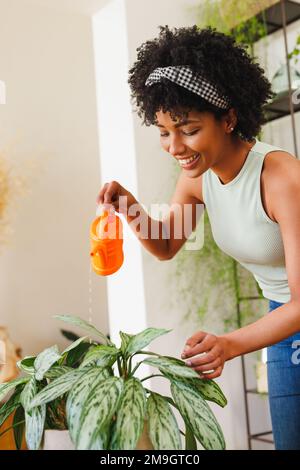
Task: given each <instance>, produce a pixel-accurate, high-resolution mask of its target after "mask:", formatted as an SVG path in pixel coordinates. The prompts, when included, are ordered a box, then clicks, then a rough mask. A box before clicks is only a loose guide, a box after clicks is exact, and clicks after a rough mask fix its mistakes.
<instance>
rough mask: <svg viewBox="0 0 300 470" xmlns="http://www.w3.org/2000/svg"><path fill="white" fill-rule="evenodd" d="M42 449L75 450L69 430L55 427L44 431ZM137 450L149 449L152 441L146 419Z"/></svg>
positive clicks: (151, 447)
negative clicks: (60, 429) (59, 429)
mask: <svg viewBox="0 0 300 470" xmlns="http://www.w3.org/2000/svg"><path fill="white" fill-rule="evenodd" d="M42 449H43V450H75V446H74V444H73V442H72V441H71V438H70V435H69V431H67V430H66V431H58V430H55V429H47V430H46V431H45V432H44V442H43V445H42ZM136 449H137V450H151V449H153V446H152V443H151V441H150V439H149V436H148V428H147V421H145V424H144V429H143V433H142V435H141V437H140V439H139V441H138V443H137V446H136Z"/></svg>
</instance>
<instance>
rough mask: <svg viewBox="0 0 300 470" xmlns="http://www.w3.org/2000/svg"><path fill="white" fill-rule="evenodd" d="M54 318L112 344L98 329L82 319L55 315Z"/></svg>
mask: <svg viewBox="0 0 300 470" xmlns="http://www.w3.org/2000/svg"><path fill="white" fill-rule="evenodd" d="M54 318H57V319H58V320H61V321H64V322H66V323H71V324H72V325H76V326H79V327H80V328H82V329H83V330H86V331H88V332H90V333H91V334H93V335H95V336H99V337H100V338H101V339H102V340H103V341H104V342H105V344H111V343H110V341H109V339H108V338H107V337H106V336H105V335H104V334H103V333H101V331H99V330H97V328H95V327H94V326H93V325H91V324H90V323H88V322H87V321H85V320H83V319H82V318H79V317H75V316H73V315H54Z"/></svg>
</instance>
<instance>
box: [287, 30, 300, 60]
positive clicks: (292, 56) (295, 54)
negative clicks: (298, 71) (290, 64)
mask: <svg viewBox="0 0 300 470" xmlns="http://www.w3.org/2000/svg"><path fill="white" fill-rule="evenodd" d="M299 54H300V33H298V36H297V38H296V43H295V46H294V49H293V50H292V51H291V52H290V53H289V54H288V58H289V60H291V61H292V60H294V64H295V65H296V64H297V63H298V60H299Z"/></svg>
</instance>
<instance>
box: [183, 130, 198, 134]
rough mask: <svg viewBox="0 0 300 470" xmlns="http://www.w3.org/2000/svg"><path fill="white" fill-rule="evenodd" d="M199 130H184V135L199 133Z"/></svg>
mask: <svg viewBox="0 0 300 470" xmlns="http://www.w3.org/2000/svg"><path fill="white" fill-rule="evenodd" d="M197 132H198V129H197V130H195V131H192V132H183V134H184V135H194V134H197Z"/></svg>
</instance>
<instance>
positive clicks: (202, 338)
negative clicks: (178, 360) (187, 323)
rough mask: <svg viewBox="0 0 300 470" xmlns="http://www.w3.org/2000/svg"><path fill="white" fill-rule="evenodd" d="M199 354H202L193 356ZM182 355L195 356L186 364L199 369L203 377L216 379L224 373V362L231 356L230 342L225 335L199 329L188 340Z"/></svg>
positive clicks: (183, 357) (186, 356)
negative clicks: (216, 334)
mask: <svg viewBox="0 0 300 470" xmlns="http://www.w3.org/2000/svg"><path fill="white" fill-rule="evenodd" d="M197 354H201V356H199V357H193V356H196V355H197ZM181 357H182V359H187V358H193V359H189V360H188V361H186V365H188V366H190V367H191V368H192V369H194V370H195V371H197V372H198V373H199V375H200V377H201V378H205V379H214V378H216V377H219V376H220V375H221V374H222V371H223V368H224V364H225V362H226V361H227V360H228V359H229V358H230V354H229V343H228V340H227V339H226V338H225V337H224V336H215V335H213V334H209V333H205V332H204V331H197V332H196V333H195V334H194V335H193V336H191V337H190V338H189V339H188V340H187V341H186V345H185V348H184V350H183V353H182V355H181ZM207 371H211V372H210V373H208V372H207ZM203 372H205V373H204V374H203Z"/></svg>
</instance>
